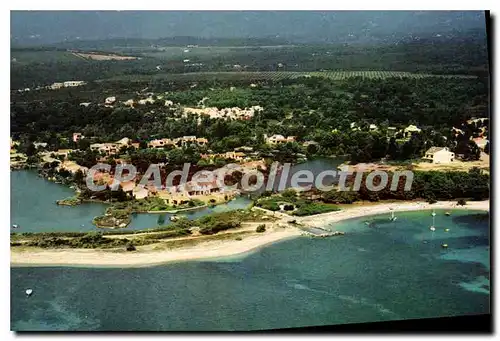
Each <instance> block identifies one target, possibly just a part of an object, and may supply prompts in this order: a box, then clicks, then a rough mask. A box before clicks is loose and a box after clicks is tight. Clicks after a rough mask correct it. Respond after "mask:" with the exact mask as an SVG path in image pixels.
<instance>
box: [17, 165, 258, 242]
mask: <svg viewBox="0 0 500 341" xmlns="http://www.w3.org/2000/svg"><path fill="white" fill-rule="evenodd" d="M10 193H11V198H10V205H11V206H10V217H11V225H12V224H17V225H19V228H18V229H12V228H11V231H12V232H54V231H78V232H85V231H96V230H101V229H98V228H97V227H95V226H94V225H93V224H92V219H93V218H94V217H95V216H99V215H102V214H103V213H104V210H105V209H106V206H107V204H104V203H84V204H81V205H78V206H63V205H57V204H56V200H59V199H64V198H66V197H70V196H72V195H74V190H72V189H71V188H69V187H66V186H64V185H60V184H56V183H53V182H51V181H48V180H46V179H44V178H42V177H39V176H38V175H37V173H36V172H35V171H30V170H21V171H13V172H11V183H10ZM250 202H251V201H250V200H249V199H247V198H245V197H239V198H236V199H234V200H232V201H230V202H228V203H227V204H222V205H218V206H215V207H207V208H201V209H199V210H194V211H189V212H183V213H182V214H179V215H184V216H186V217H187V218H189V219H196V218H199V217H201V216H204V215H207V214H210V213H212V212H223V211H229V210H235V209H240V208H245V207H248V205H249V204H250ZM170 216H171V214H159V213H151V214H149V213H139V214H134V215H133V216H132V222H131V223H130V225H129V226H127V228H125V229H123V230H142V229H147V228H155V227H157V226H158V225H168V224H169V223H170V219H169V218H170ZM162 220H163V221H164V222H162Z"/></svg>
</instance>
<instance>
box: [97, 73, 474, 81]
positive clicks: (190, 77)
mask: <svg viewBox="0 0 500 341" xmlns="http://www.w3.org/2000/svg"><path fill="white" fill-rule="evenodd" d="M299 77H306V78H309V77H324V78H329V79H333V80H342V79H347V78H352V77H363V78H373V79H386V78H412V79H421V78H427V77H441V78H476V76H468V75H435V74H426V73H412V72H402V71H313V72H292V71H262V72H259V71H257V72H246V71H241V72H190V73H175V74H164V73H162V74H157V75H152V76H149V75H148V76H144V75H125V76H117V77H112V78H109V79H106V80H127V81H134V80H136V81H146V80H151V79H168V80H172V81H198V80H213V79H219V80H242V79H245V80H250V81H259V80H282V79H294V78H299Z"/></svg>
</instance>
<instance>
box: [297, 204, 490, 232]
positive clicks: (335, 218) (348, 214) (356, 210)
mask: <svg viewBox="0 0 500 341" xmlns="http://www.w3.org/2000/svg"><path fill="white" fill-rule="evenodd" d="M432 209H436V210H438V209H449V210H452V209H460V210H480V211H489V210H490V201H489V200H484V201H469V202H467V205H465V206H458V205H457V202H456V201H438V202H437V203H435V204H429V203H427V202H425V201H412V202H404V201H403V202H394V203H382V204H375V205H369V206H366V205H359V206H357V205H356V204H353V205H351V207H350V208H348V209H345V210H342V211H336V212H329V213H323V214H316V215H314V216H307V217H303V218H299V219H297V222H300V223H302V224H305V225H309V226H317V227H321V226H325V225H326V224H331V223H336V222H339V221H341V220H346V219H353V218H359V217H364V216H369V215H375V214H383V213H387V214H389V213H390V212H391V211H394V212H404V211H420V210H432Z"/></svg>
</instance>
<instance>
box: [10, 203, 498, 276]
mask: <svg viewBox="0 0 500 341" xmlns="http://www.w3.org/2000/svg"><path fill="white" fill-rule="evenodd" d="M354 205H355V204H354ZM354 205H353V206H354ZM489 205H490V202H489V200H486V201H471V202H469V203H467V205H465V206H457V205H456V202H455V201H440V202H437V203H435V204H429V203H427V202H423V201H415V202H400V203H398V202H394V203H381V204H376V205H372V206H365V205H359V206H357V207H349V208H347V209H343V210H341V211H335V212H328V213H323V214H317V215H313V216H308V217H301V218H299V219H296V220H297V222H299V223H302V224H305V225H307V226H310V227H324V226H325V225H328V224H332V223H335V222H340V221H344V220H349V219H355V218H361V217H365V216H373V215H377V214H387V213H389V212H407V211H420V210H422V211H423V210H432V209H449V210H452V209H455V210H457V209H458V210H473V211H477V210H480V211H489ZM293 218H296V217H292V216H290V217H285V218H283V219H293ZM276 226H277V227H274V228H272V229H269V230H268V231H266V232H264V233H255V234H252V235H249V236H246V237H244V238H243V239H242V240H236V239H231V240H227V239H226V240H216V241H203V242H201V243H198V244H195V245H192V246H188V247H180V248H175V249H161V250H154V249H153V250H142V249H138V250H137V251H133V252H127V251H116V250H103V249H98V250H96V249H40V248H29V249H25V250H15V249H13V248H11V252H10V254H11V261H10V264H11V267H13V266H14V267H20V266H23V267H26V266H28V267H30V266H69V267H147V266H155V265H161V264H166V263H172V262H181V261H192V260H198V261H200V260H210V259H212V260H213V259H217V258H225V257H230V256H237V255H242V254H246V253H250V252H254V251H256V250H258V249H260V248H262V247H264V246H268V245H270V244H273V243H276V242H280V241H284V240H287V239H291V238H296V237H299V236H301V235H303V231H302V230H300V229H298V228H296V227H292V226H290V225H289V226H288V227H285V228H283V227H279V224H276Z"/></svg>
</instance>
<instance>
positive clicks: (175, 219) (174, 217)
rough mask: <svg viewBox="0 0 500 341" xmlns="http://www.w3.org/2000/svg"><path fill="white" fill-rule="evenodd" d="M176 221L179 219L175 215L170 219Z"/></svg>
mask: <svg viewBox="0 0 500 341" xmlns="http://www.w3.org/2000/svg"><path fill="white" fill-rule="evenodd" d="M177 220H179V217H178V216H176V215H173V216H171V217H170V221H177Z"/></svg>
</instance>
